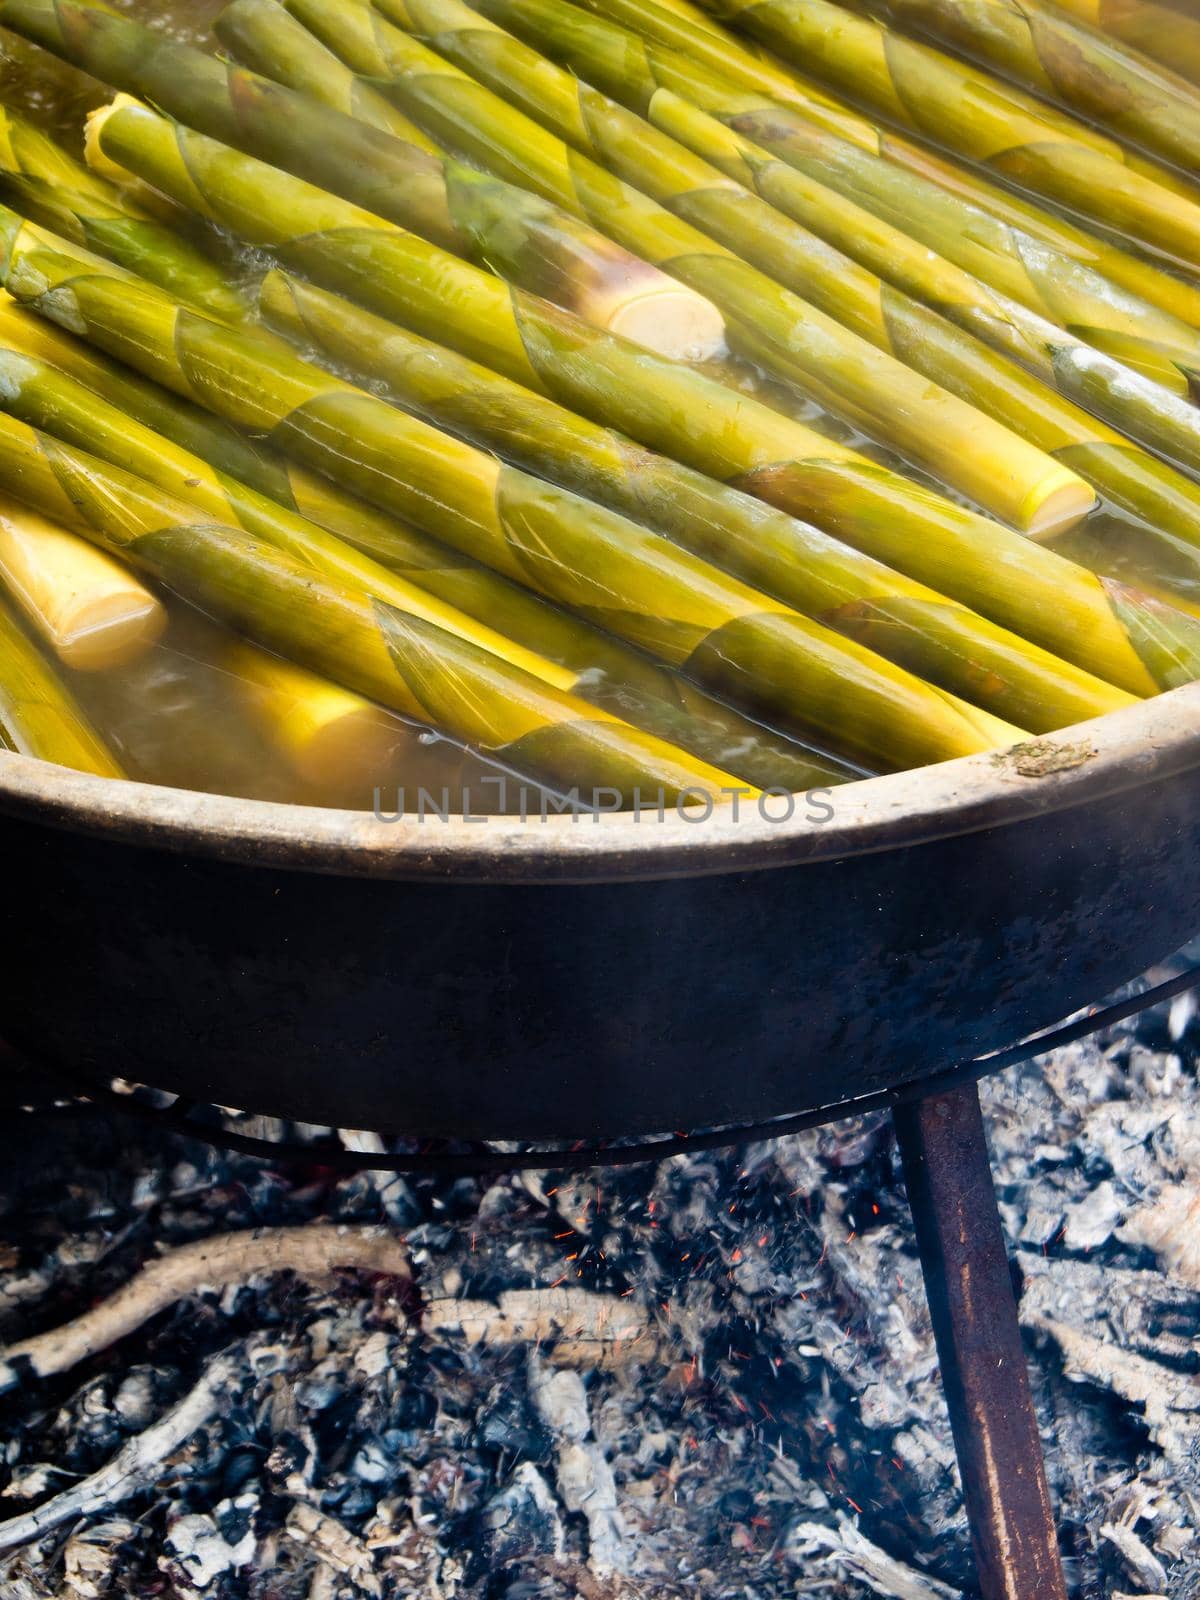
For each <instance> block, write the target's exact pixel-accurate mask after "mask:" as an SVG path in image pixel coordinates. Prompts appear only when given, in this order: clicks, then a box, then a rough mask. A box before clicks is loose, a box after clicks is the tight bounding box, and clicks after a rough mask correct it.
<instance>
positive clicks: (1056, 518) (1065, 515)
mask: <svg viewBox="0 0 1200 1600" xmlns="http://www.w3.org/2000/svg"><path fill="white" fill-rule="evenodd" d="M1099 503H1100V502H1099V497H1098V496H1097V494H1096V491H1095V490H1094V489H1093V488H1092V486H1091V484H1090V483H1085V482H1084V481H1083V479H1082V478H1077V477H1076V476H1075V474H1074V473H1073V472H1068V471H1067V469H1066V468H1065V467H1064V468H1063V472H1062V480H1061V481H1060V482H1058V484H1057V486H1055V480H1053V479H1051V480H1050V482H1049V483H1044V484H1042V485H1041V486H1040V487H1039V488H1038V489H1036V490H1033V491H1031V493H1030V495H1029V497H1028V499H1027V500H1026V502H1025V515H1024V516H1023V517H1022V519H1021V523H1020V528H1021V532H1022V533H1024V534H1027V535H1028V537H1029V538H1031V539H1050V538H1053V536H1054V535H1055V534H1056V533H1063V532H1065V530H1066V529H1067V528H1073V527H1074V526H1075V524H1076V523H1077V522H1082V521H1083V519H1084V517H1086V516H1087V515H1088V514H1089V513H1090V512H1092V511H1094V510H1095V509H1096V507H1097V505H1098V504H1099Z"/></svg>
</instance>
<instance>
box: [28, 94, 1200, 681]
mask: <svg viewBox="0 0 1200 1600" xmlns="http://www.w3.org/2000/svg"><path fill="white" fill-rule="evenodd" d="M102 138H103V141H104V143H105V145H106V148H108V150H109V153H110V155H111V156H112V158H113V159H114V160H118V161H119V162H121V164H122V165H125V166H129V167H131V168H132V169H133V170H135V171H137V172H138V173H139V174H140V175H141V176H143V177H145V178H147V179H148V180H149V181H152V182H153V183H155V184H156V185H157V186H158V187H160V188H161V189H163V190H164V191H165V192H166V193H168V194H170V195H171V196H172V197H173V198H175V199H179V200H182V201H184V202H185V203H189V204H192V205H194V206H196V207H197V208H198V209H200V210H201V211H202V214H203V215H205V216H207V217H209V218H210V220H213V221H215V222H217V223H219V224H220V225H222V226H225V227H228V228H230V229H232V230H233V231H234V232H237V233H239V234H240V235H241V236H242V237H243V238H246V239H248V240H249V241H251V242H252V243H254V244H257V245H260V246H265V247H267V248H270V249H271V250H272V251H273V253H274V254H275V256H276V258H277V259H278V260H279V261H281V262H282V263H284V264H285V265H288V266H290V267H294V268H297V269H298V270H299V271H300V272H302V273H303V274H304V275H305V276H306V277H310V278H315V279H317V280H319V281H320V282H322V283H323V284H324V285H325V286H326V287H328V288H331V289H334V290H337V291H340V292H343V293H345V294H347V295H348V296H349V297H350V298H352V299H356V300H361V301H362V302H364V303H365V304H367V305H369V306H370V307H371V308H372V309H374V310H376V311H377V312H379V313H380V314H381V315H383V316H386V317H388V318H390V319H391V320H393V321H396V322H399V323H401V324H402V325H403V326H405V327H407V328H410V329H412V330H413V331H414V332H416V333H419V334H421V335H423V336H424V337H426V338H432V339H435V340H438V341H439V342H442V343H445V344H448V345H450V346H452V347H453V348H454V349H455V350H456V351H457V352H458V353H459V354H462V355H466V356H468V357H470V358H471V359H473V360H478V361H480V362H482V363H483V364H484V365H485V366H487V367H490V368H491V369H492V370H493V371H495V372H499V373H501V374H503V375H504V376H505V377H508V378H511V379H514V380H515V381H516V382H518V383H520V384H522V385H523V386H524V387H525V388H527V389H531V390H533V391H534V392H535V393H538V394H542V395H544V396H549V397H552V398H554V399H555V400H557V401H559V402H560V404H562V405H564V406H565V407H566V408H567V409H569V410H572V411H576V412H578V413H580V414H581V415H584V416H587V417H589V418H590V419H591V420H593V421H595V422H599V423H602V424H604V425H606V426H608V427H612V428H617V429H619V430H621V431H622V432H623V433H625V434H627V435H628V436H629V437H630V438H632V439H635V440H636V441H637V442H638V443H639V444H642V445H645V446H647V447H649V448H650V449H652V450H656V451H658V452H660V453H661V454H663V455H668V456H671V457H673V458H674V459H675V460H677V461H680V462H682V463H684V464H686V465H688V466H691V467H694V468H696V469H698V470H699V471H701V472H705V473H707V474H708V475H709V476H710V477H713V478H717V479H719V480H721V481H723V482H736V483H737V484H738V486H739V487H742V488H745V489H749V490H750V492H752V493H753V494H755V495H757V496H758V497H759V498H761V499H765V500H768V501H770V502H771V503H773V504H775V505H777V506H779V507H780V508H781V509H783V510H786V511H789V512H791V513H793V514H794V515H796V516H799V517H806V518H810V519H811V520H812V521H814V522H816V523H817V524H818V525H819V526H820V527H822V528H825V529H826V530H827V531H829V532H832V533H834V534H836V535H837V536H838V537H840V538H842V539H844V540H845V542H846V543H848V544H852V545H855V546H856V547H857V548H859V549H860V550H864V551H866V553H868V554H870V555H873V556H875V557H877V558H878V559H879V560H881V561H883V562H885V563H886V564H887V565H888V566H891V567H895V568H897V569H899V570H900V571H902V572H905V573H906V574H907V575H908V576H910V577H914V578H917V579H918V580H919V581H921V582H922V583H926V584H928V585H929V586H930V587H931V588H934V589H936V590H937V591H938V592H939V593H942V594H947V595H951V596H953V598H955V599H957V600H960V601H962V602H963V603H964V604H966V605H968V606H970V607H971V608H972V609H973V610H975V611H977V612H980V613H981V614H982V615H984V616H987V617H989V618H990V619H991V620H992V621H995V622H999V623H1000V624H1001V625H1003V626H1005V627H1008V628H1011V629H1012V630H1013V631H1014V632H1016V633H1019V634H1021V635H1023V636H1024V637H1025V638H1027V639H1029V640H1031V641H1032V642H1034V643H1037V644H1040V645H1042V646H1043V647H1045V648H1046V649H1048V650H1050V651H1052V652H1053V653H1054V654H1056V655H1059V656H1062V657H1064V658H1065V659H1067V660H1069V661H1073V662H1074V663H1075V664H1076V665H1078V666H1082V667H1083V668H1085V669H1086V670H1087V671H1090V672H1092V673H1094V674H1095V675H1096V676H1097V677H1100V678H1103V679H1105V680H1106V681H1107V682H1109V683H1113V684H1117V685H1119V686H1120V687H1122V688H1125V689H1127V690H1129V692H1131V693H1134V694H1146V693H1151V692H1153V689H1154V687H1155V686H1157V687H1165V686H1166V685H1167V684H1168V683H1175V682H1179V681H1184V680H1185V679H1186V678H1187V677H1190V676H1192V675H1194V674H1193V673H1192V668H1191V654H1192V646H1190V645H1188V644H1185V643H1184V642H1183V640H1182V638H1181V637H1180V636H1179V635H1177V634H1176V633H1175V628H1176V624H1175V622H1174V620H1173V619H1172V620H1171V622H1170V624H1169V626H1167V629H1166V631H1167V632H1169V633H1171V634H1172V635H1173V637H1175V645H1174V646H1173V647H1172V648H1173V649H1175V650H1178V651H1180V652H1181V653H1180V654H1179V655H1178V657H1177V658H1176V659H1174V661H1173V662H1172V663H1171V664H1170V665H1168V662H1167V657H1166V656H1165V655H1163V654H1162V653H1161V651H1160V649H1159V647H1158V645H1153V646H1148V641H1150V640H1152V639H1161V638H1162V637H1163V634H1164V618H1163V616H1162V615H1161V612H1160V610H1159V608H1158V606H1157V602H1156V603H1155V605H1154V607H1153V608H1152V610H1153V618H1152V617H1151V614H1150V613H1149V612H1147V613H1143V612H1142V611H1141V609H1140V608H1141V605H1142V600H1143V597H1141V596H1139V595H1137V594H1136V592H1134V591H1131V590H1126V589H1111V588H1109V587H1106V586H1105V585H1104V584H1103V583H1101V582H1098V581H1097V579H1096V578H1095V577H1093V576H1092V575H1091V574H1090V573H1088V572H1085V571H1083V570H1082V569H1080V568H1078V567H1076V566H1074V565H1073V564H1072V563H1070V562H1067V561H1062V560H1060V559H1059V558H1057V557H1055V556H1053V555H1052V553H1051V552H1049V551H1045V550H1040V549H1038V547H1037V546H1035V545H1033V544H1031V543H1030V542H1029V541H1028V540H1027V539H1023V538H1022V537H1021V536H1020V535H1018V534H1015V533H1009V532H1008V531H1007V530H1005V529H1003V528H1002V527H1000V525H999V524H996V523H992V522H988V521H987V520H986V519H984V518H981V517H978V516H976V515H975V514H973V513H972V512H970V511H967V510H965V509H964V508H963V507H961V506H958V505H955V504H953V503H952V502H951V501H949V500H946V499H944V498H942V497H941V496H938V495H935V494H932V493H930V492H929V491H927V490H923V489H921V488H919V487H918V486H917V485H915V484H913V483H912V482H911V481H910V480H909V479H907V478H904V477H901V476H899V475H898V474H896V473H892V472H888V471H886V470H885V469H883V468H881V467H879V466H877V465H875V464H874V463H872V462H869V461H867V460H866V459H865V458H864V457H862V456H860V455H858V454H856V453H855V452H854V451H853V450H850V449H847V448H846V447H844V446H841V445H838V444H835V443H833V442H832V441H830V440H829V439H828V438H826V437H824V436H823V435H821V434H819V433H817V432H816V431H815V430H813V429H811V428H808V427H805V426H804V425H803V424H802V423H800V422H798V421H796V420H795V419H794V418H792V417H789V416H785V415H784V414H782V413H781V412H780V411H777V410H775V409H773V408H772V407H770V406H767V405H764V404H763V403H762V402H761V401H759V400H757V399H755V398H754V397H753V396H750V395H747V394H745V393H741V392H737V391H735V390H734V389H732V388H728V387H726V386H725V385H724V384H722V383H718V382H715V381H714V380H712V379H711V378H708V377H706V376H705V375H704V374H702V373H700V372H698V371H697V370H695V369H694V368H690V367H687V366H683V365H680V364H679V363H676V362H670V361H666V360H664V359H662V358H661V357H657V356H655V355H653V354H652V353H651V352H649V351H647V350H644V349H640V348H638V347H637V346H635V345H632V344H630V343H628V342H627V341H625V340H621V339H618V338H615V337H614V336H613V335H611V334H605V333H602V332H601V331H599V330H597V329H595V328H593V327H590V326H588V325H587V324H584V323H582V322H580V321H579V320H578V319H577V318H572V317H570V316H569V315H568V314H567V313H565V312H562V311H560V310H558V309H557V308H556V307H554V306H551V305H549V304H548V303H547V302H545V301H539V300H537V299H536V298H535V297H533V296H530V295H525V294H523V293H522V292H521V291H519V290H515V289H511V288H509V287H508V286H506V285H504V284H502V283H499V282H498V281H497V280H496V279H495V278H492V277H489V276H488V275H486V274H484V273H480V272H478V271H476V270H475V269H473V268H472V267H470V266H469V265H468V264H466V263H464V262H461V261H459V260H458V259H457V258H455V257H453V256H450V255H447V254H446V253H445V252H443V251H439V250H437V249H436V248H435V247H433V246H431V245H429V244H427V243H426V242H425V241H423V240H420V239H418V238H416V237H415V236H414V235H412V234H407V233H404V232H402V231H401V230H399V229H395V228H391V227H389V226H388V225H387V224H386V223H384V222H382V221H381V220H380V219H379V218H376V217H372V216H371V215H370V213H368V212H363V211H359V210H358V209H357V208H355V207H353V206H350V205H348V203H346V202H344V201H337V200H334V199H333V198H332V197H330V196H328V195H326V194H323V193H322V192H321V191H319V190H314V189H313V187H312V186H311V185H309V184H305V183H303V182H301V181H300V180H298V179H292V178H287V177H286V176H285V175H283V174H281V173H280V172H278V171H277V170H276V169H274V168H271V167H267V166H265V165H264V164H263V163H261V162H258V161H255V160H254V159H253V158H251V157H248V156H244V155H242V156H238V155H235V154H234V153H233V152H231V151H230V150H229V149H228V148H227V147H226V146H223V145H221V144H219V143H217V142H216V141H214V140H211V139H206V138H205V137H204V136H203V135H201V134H196V133H193V132H191V131H190V130H187V129H184V128H181V127H179V126H178V125H177V124H171V123H168V122H167V121H166V119H165V118H162V117H160V116H158V115H156V114H155V113H154V112H151V111H149V110H148V109H146V108H144V107H125V108H122V109H120V110H118V111H117V112H115V113H114V114H113V115H112V116H111V117H109V118H108V120H107V121H106V122H105V124H104V129H103V133H102ZM19 234H20V230H19V229H18V230H17V235H18V238H19ZM26 237H27V238H28V234H27V235H26ZM16 254H17V255H19V254H20V251H19V250H17V252H16ZM8 258H9V266H10V268H11V265H12V262H13V259H14V250H13V247H12V246H11V245H10V246H9V249H8ZM10 276H11V273H10ZM69 276H70V274H69V273H67V274H66V277H68V278H69ZM26 292H27V294H28V296H29V298H30V299H32V300H37V299H38V298H40V295H39V291H38V289H37V284H36V280H35V281H34V282H31V283H30V284H29V285H28V288H27V291H26ZM45 309H46V310H47V312H48V314H49V315H51V316H52V317H57V318H58V320H59V321H60V322H63V321H67V319H68V318H69V317H70V315H71V312H72V307H71V306H70V305H67V306H63V307H62V308H61V309H56V308H55V306H54V302H53V299H51V300H50V302H49V304H47V305H46V307H45ZM68 325H70V324H68ZM122 348H124V347H122ZM129 359H130V360H132V361H135V362H136V361H137V360H139V359H142V358H141V357H140V356H139V354H138V352H137V351H136V349H131V350H130V353H129ZM1189 627H1190V623H1189ZM1197 665H1200V657H1198V658H1197ZM1164 673H1165V674H1166V676H1163V674H1164ZM1181 674H1182V677H1181Z"/></svg>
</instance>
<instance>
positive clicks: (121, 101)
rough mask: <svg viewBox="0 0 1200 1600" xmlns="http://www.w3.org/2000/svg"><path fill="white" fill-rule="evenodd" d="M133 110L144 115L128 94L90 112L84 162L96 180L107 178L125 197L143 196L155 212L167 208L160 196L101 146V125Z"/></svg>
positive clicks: (139, 103) (86, 120) (85, 127)
mask: <svg viewBox="0 0 1200 1600" xmlns="http://www.w3.org/2000/svg"><path fill="white" fill-rule="evenodd" d="M129 107H133V108H134V109H136V110H138V111H145V110H146V109H147V108H146V106H145V104H144V103H143V102H142V101H141V100H138V99H137V98H136V97H135V96H134V95H131V94H118V95H116V96H115V97H114V98H113V99H112V100H110V101H109V103H108V105H106V106H97V107H96V109H95V110H94V111H89V112H88V114H87V116H86V117H85V118H84V123H83V158H84V160H85V161H86V162H87V164H88V166H89V167H90V168H91V169H92V171H93V172H94V173H95V174H96V176H97V177H98V178H106V179H107V180H108V182H109V183H115V184H116V186H117V187H118V189H124V191H125V193H126V194H127V195H131V196H134V197H141V196H144V197H145V198H146V200H147V201H148V202H150V203H151V204H152V206H153V207H154V208H155V209H160V210H161V208H162V207H163V206H164V205H167V204H168V202H166V201H164V199H163V196H162V195H161V194H159V193H158V191H157V190H156V189H153V188H151V186H150V185H149V184H148V183H145V182H143V180H142V179H141V178H139V177H138V176H137V175H136V173H133V172H130V171H129V169H128V168H127V167H123V166H121V165H120V163H119V162H116V161H114V160H113V159H112V157H111V156H110V155H106V154H105V152H104V150H103V148H102V146H101V134H102V133H103V132H104V124H105V123H106V122H107V121H108V119H109V117H111V116H112V114H113V112H114V111H119V110H121V109H122V108H129Z"/></svg>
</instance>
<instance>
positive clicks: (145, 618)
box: [0, 500, 167, 672]
mask: <svg viewBox="0 0 1200 1600" xmlns="http://www.w3.org/2000/svg"><path fill="white" fill-rule="evenodd" d="M0 579H2V580H3V582H4V584H5V586H6V588H7V589H8V591H9V593H10V594H11V595H12V597H13V599H14V600H15V601H16V602H17V604H18V605H19V606H20V607H21V609H22V611H23V612H24V613H25V615H26V617H27V618H28V619H29V621H30V623H31V624H32V626H33V628H34V630H35V632H36V633H37V634H38V635H39V636H40V637H41V638H42V639H44V640H45V642H46V643H47V644H48V645H49V647H50V648H51V649H52V650H53V651H54V653H55V655H57V656H58V658H59V660H60V661H61V662H62V663H63V664H64V666H68V667H73V668H75V669H76V670H77V671H80V672H104V671H107V670H108V669H110V668H112V667H119V666H122V665H123V664H124V663H125V662H127V661H132V660H134V659H136V657H138V656H140V655H141V654H142V653H143V652H144V651H146V650H148V649H149V648H150V646H151V645H152V644H153V643H154V642H155V640H156V639H158V638H159V636H160V635H161V633H162V631H163V629H164V628H165V627H166V623H167V613H166V610H165V608H164V607H163V605H162V602H161V601H160V600H158V599H156V597H155V596H154V595H152V594H151V593H150V591H149V589H147V588H145V587H144V586H143V585H142V584H140V583H139V582H138V580H137V579H136V578H135V577H134V576H133V574H132V573H131V572H128V571H127V570H126V569H125V568H124V567H122V566H121V565H120V563H119V562H116V561H114V560H113V559H112V557H111V556H107V555H105V554H104V552H103V551H101V550H97V549H96V548H95V546H94V545H90V544H88V542H87V540H86V539H81V538H79V537H78V536H77V535H76V534H73V533H69V532H67V530H66V529H65V528H60V527H58V526H56V525H55V524H54V523H52V522H47V521H46V519H45V518H44V517H41V516H39V515H38V513H37V512H36V511H31V510H28V509H27V508H26V507H25V506H22V505H20V504H18V503H17V502H16V501H11V500H3V501H0Z"/></svg>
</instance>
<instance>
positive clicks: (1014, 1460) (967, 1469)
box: [893, 1084, 1067, 1600]
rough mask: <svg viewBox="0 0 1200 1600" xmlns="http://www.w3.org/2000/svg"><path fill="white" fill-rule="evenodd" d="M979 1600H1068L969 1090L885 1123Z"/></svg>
mask: <svg viewBox="0 0 1200 1600" xmlns="http://www.w3.org/2000/svg"><path fill="white" fill-rule="evenodd" d="M893 1120H894V1121H895V1125H896V1136H897V1138H898V1140H899V1143H900V1153H901V1156H902V1158H903V1161H904V1176H905V1181H906V1183H907V1186H908V1199H909V1204H910V1205H911V1207H912V1214H913V1221H914V1222H915V1224H916V1229H917V1243H918V1245H919V1246H920V1251H921V1265H922V1268H923V1269H924V1273H925V1290H926V1294H927V1295H928V1297H929V1310H930V1313H931V1315H932V1318H933V1331H934V1336H935V1337H936V1339H937V1348H938V1355H939V1356H940V1358H941V1365H942V1385H943V1387H944V1389H945V1391H946V1400H947V1403H948V1405H949V1407H950V1422H951V1426H952V1427H953V1429H954V1444H955V1448H956V1450H957V1452H958V1465H959V1471H960V1472H961V1473H962V1483H963V1499H964V1501H965V1503H966V1508H967V1517H968V1519H969V1521H970V1524H971V1543H972V1546H973V1548H974V1551H975V1565H976V1568H977V1569H978V1574H979V1586H980V1590H981V1593H982V1594H983V1597H984V1600H1066V1596H1067V1590H1066V1583H1065V1581H1064V1578H1063V1569H1062V1562H1061V1559H1060V1557H1059V1551H1058V1540H1057V1536H1056V1533H1055V1526H1054V1513H1053V1509H1052V1507H1051V1504H1050V1493H1049V1490H1048V1489H1047V1487H1046V1473H1045V1467H1044V1464H1043V1460H1042V1443H1041V1439H1040V1438H1039V1437H1038V1430H1037V1419H1036V1417H1035V1415H1034V1410H1033V1396H1032V1395H1031V1393H1030V1389H1029V1374H1028V1372H1027V1371H1026V1368H1025V1354H1024V1351H1023V1349H1022V1347H1021V1333H1020V1328H1019V1326H1018V1323H1017V1306H1016V1301H1015V1299H1014V1298H1013V1290H1012V1279H1011V1278H1010V1276H1009V1269H1008V1257H1007V1255H1006V1253H1005V1248H1004V1237H1003V1234H1002V1233H1001V1231H1000V1214H999V1211H998V1210H997V1208H996V1191H995V1189H994V1187H993V1185H992V1173H991V1168H990V1166H989V1164H988V1152H987V1142H986V1139H985V1136H984V1130H983V1116H982V1113H981V1111H980V1106H979V1092H978V1090H977V1089H976V1087H975V1085H974V1084H971V1085H969V1086H968V1087H966V1088H962V1089H956V1090H954V1091H953V1092H951V1093H949V1094H942V1095H936V1096H934V1097H933V1098H932V1099H928V1100H919V1101H917V1102H916V1103H915V1104H913V1105H907V1106H900V1107H898V1108H897V1109H896V1111H895V1112H894V1113H893Z"/></svg>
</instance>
